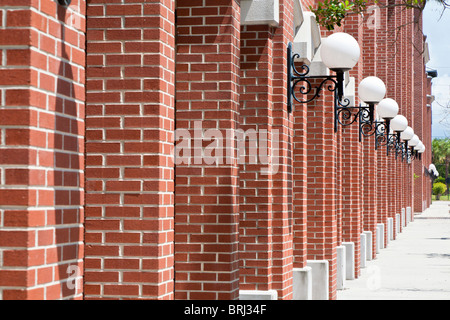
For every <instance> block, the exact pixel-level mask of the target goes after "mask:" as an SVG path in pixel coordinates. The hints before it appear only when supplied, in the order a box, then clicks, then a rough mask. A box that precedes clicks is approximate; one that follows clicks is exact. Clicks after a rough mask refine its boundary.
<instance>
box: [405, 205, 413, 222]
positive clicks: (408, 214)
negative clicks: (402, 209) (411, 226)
mask: <svg viewBox="0 0 450 320" xmlns="http://www.w3.org/2000/svg"><path fill="white" fill-rule="evenodd" d="M411 221H412V210H411V207H406V224H408V223H410V222H411Z"/></svg>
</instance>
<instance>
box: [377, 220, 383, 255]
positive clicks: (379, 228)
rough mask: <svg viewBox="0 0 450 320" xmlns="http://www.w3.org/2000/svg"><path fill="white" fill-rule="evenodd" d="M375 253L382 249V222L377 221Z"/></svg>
mask: <svg viewBox="0 0 450 320" xmlns="http://www.w3.org/2000/svg"><path fill="white" fill-rule="evenodd" d="M376 248H377V253H380V250H381V249H384V223H377V246H376Z"/></svg>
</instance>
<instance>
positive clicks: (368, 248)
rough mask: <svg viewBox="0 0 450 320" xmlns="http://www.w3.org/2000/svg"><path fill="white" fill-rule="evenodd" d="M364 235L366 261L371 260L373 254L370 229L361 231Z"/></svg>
mask: <svg viewBox="0 0 450 320" xmlns="http://www.w3.org/2000/svg"><path fill="white" fill-rule="evenodd" d="M363 233H364V234H365V235H366V252H367V253H366V258H367V261H370V260H372V256H373V249H372V248H373V238H372V231H364V232H363Z"/></svg>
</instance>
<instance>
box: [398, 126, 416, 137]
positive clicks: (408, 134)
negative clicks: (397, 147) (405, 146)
mask: <svg viewBox="0 0 450 320" xmlns="http://www.w3.org/2000/svg"><path fill="white" fill-rule="evenodd" d="M412 137H414V130H413V129H412V128H411V127H410V126H408V127H406V129H405V131H403V132H402V133H400V139H402V140H403V141H409V140H411V139H412Z"/></svg>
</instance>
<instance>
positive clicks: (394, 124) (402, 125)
mask: <svg viewBox="0 0 450 320" xmlns="http://www.w3.org/2000/svg"><path fill="white" fill-rule="evenodd" d="M391 128H392V130H394V131H395V132H402V131H404V130H405V129H406V128H408V120H407V119H406V118H405V117H404V116H402V115H401V114H399V115H396V116H395V117H394V118H393V119H392V120H391ZM417 139H419V138H417Z"/></svg>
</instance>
